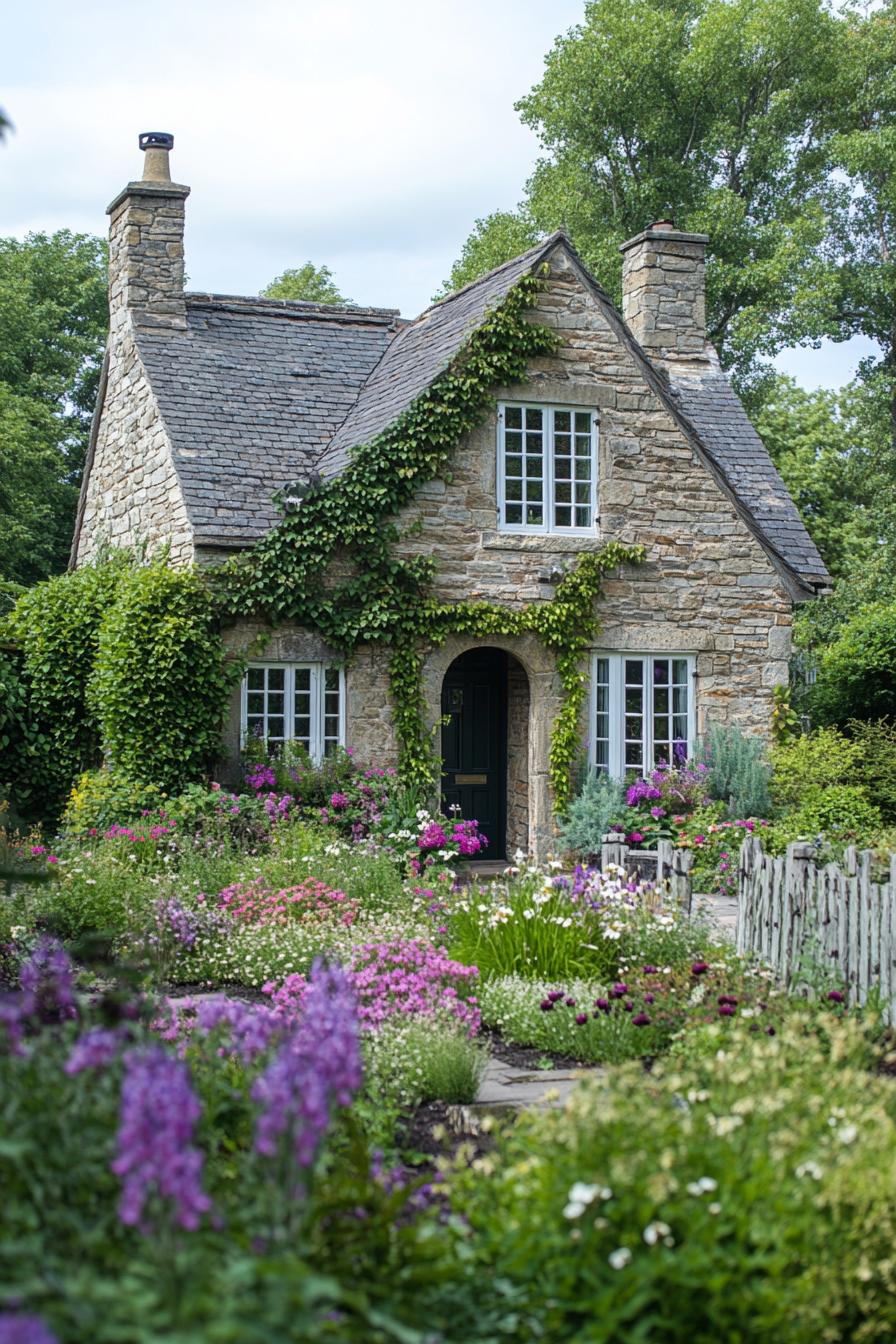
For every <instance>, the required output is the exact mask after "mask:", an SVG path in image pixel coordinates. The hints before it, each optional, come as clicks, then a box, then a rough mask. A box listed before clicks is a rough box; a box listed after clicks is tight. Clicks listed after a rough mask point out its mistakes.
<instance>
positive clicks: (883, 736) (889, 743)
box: [846, 719, 896, 825]
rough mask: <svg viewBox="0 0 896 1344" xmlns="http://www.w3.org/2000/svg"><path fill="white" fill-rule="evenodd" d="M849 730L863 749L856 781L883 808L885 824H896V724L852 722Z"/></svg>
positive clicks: (848, 726)
mask: <svg viewBox="0 0 896 1344" xmlns="http://www.w3.org/2000/svg"><path fill="white" fill-rule="evenodd" d="M846 728H847V732H848V733H849V736H850V739H851V741H853V742H854V743H855V744H856V746H857V747H858V748H859V755H858V757H857V758H856V762H855V766H854V769H853V779H854V780H855V782H856V783H857V784H860V785H861V786H862V787H863V788H864V789H865V791H866V793H867V794H868V796H869V797H870V798H871V800H872V801H873V802H874V803H876V805H877V806H878V807H879V808H880V810H881V814H882V816H883V818H884V821H885V822H886V823H887V824H888V825H893V824H896V723H894V722H892V721H891V720H890V719H872V720H869V721H867V722H864V723H863V722H862V721H861V720H859V719H852V720H851V721H850V722H849V723H848V724H847V725H846Z"/></svg>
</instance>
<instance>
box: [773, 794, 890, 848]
mask: <svg viewBox="0 0 896 1344" xmlns="http://www.w3.org/2000/svg"><path fill="white" fill-rule="evenodd" d="M883 825H884V822H883V817H882V816H881V813H880V809H879V808H877V807H875V805H874V803H872V802H871V801H870V800H869V798H868V795H867V794H866V792H865V790H864V789H862V788H857V787H853V786H851V785H849V784H831V785H829V786H828V788H826V789H824V790H823V791H819V792H817V793H814V794H812V795H810V797H809V798H808V799H807V800H806V801H805V802H804V803H803V805H802V807H798V808H797V809H796V810H795V811H793V812H788V813H787V814H786V816H784V817H783V818H782V819H781V820H780V821H778V822H775V824H774V825H773V826H772V827H770V829H769V830H768V832H766V833H764V834H765V835H767V836H768V842H769V847H770V848H771V850H772V852H773V853H775V854H783V852H784V850H785V849H786V848H787V846H788V845H789V844H790V843H791V841H793V840H814V839H815V837H816V836H818V835H821V836H824V838H825V839H826V840H827V841H828V843H829V844H831V845H834V846H843V845H857V846H858V848H859V849H873V848H874V846H875V845H876V843H877V841H878V837H879V836H880V833H881V831H882V830H883Z"/></svg>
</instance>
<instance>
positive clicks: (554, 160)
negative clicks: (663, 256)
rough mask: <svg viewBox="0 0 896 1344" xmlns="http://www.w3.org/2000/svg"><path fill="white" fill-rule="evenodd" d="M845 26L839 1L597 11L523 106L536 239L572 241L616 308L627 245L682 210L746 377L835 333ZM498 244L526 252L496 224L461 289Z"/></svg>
mask: <svg viewBox="0 0 896 1344" xmlns="http://www.w3.org/2000/svg"><path fill="white" fill-rule="evenodd" d="M842 28H843V25H842V23H841V21H840V20H839V19H837V18H836V17H835V16H833V15H832V14H831V13H830V12H829V10H828V9H827V7H826V5H825V3H824V0H591V2H590V3H589V4H588V5H587V6H586V11H585V20H584V22H583V23H582V24H581V25H579V26H578V27H576V28H573V29H572V30H570V32H568V33H566V34H565V35H564V36H562V37H560V38H558V40H557V42H556V43H555V45H554V48H553V50H552V51H550V52H549V53H548V56H547V58H546V62H545V72H544V77H543V78H542V80H541V82H540V83H539V84H538V85H536V87H535V88H534V89H533V90H532V92H531V93H530V94H529V95H528V96H527V97H525V98H523V99H522V100H521V101H520V102H519V103H518V104H517V107H518V109H519V111H520V112H521V114H522V119H523V121H524V122H525V123H526V124H527V125H528V126H531V127H532V128H533V129H535V130H536V131H537V133H538V135H539V138H540V140H541V143H542V145H543V147H544V150H545V151H546V153H545V155H544V157H543V158H542V159H541V160H540V161H539V163H538V165H537V167H536V169H535V172H534V174H533V176H532V177H531V178H530V180H529V182H528V184H527V186H526V191H525V198H524V200H523V203H522V206H521V207H520V211H519V218H520V220H521V227H522V229H523V231H524V232H526V233H527V234H528V233H529V232H531V231H537V232H541V233H546V232H549V231H550V230H552V229H555V228H558V227H564V228H566V229H567V230H568V232H569V233H570V234H571V236H572V238H573V240H574V242H575V243H576V245H577V247H578V248H579V250H580V251H581V253H582V255H583V257H584V258H585V260H586V261H587V262H588V264H589V265H590V266H591V267H592V269H593V270H594V271H595V273H596V274H597V276H598V278H599V279H600V281H601V282H602V283H603V285H604V286H605V287H606V288H607V289H608V290H609V292H610V293H611V294H612V295H613V296H614V297H616V298H617V300H618V298H619V288H620V278H621V263H620V258H619V253H618V247H619V244H620V243H621V242H623V241H624V240H625V238H626V237H629V236H631V235H632V234H634V233H636V232H638V231H639V230H640V229H642V228H644V227H645V226H646V225H647V224H649V223H650V222H651V221H652V220H654V219H657V218H662V217H665V216H667V215H669V214H670V213H671V214H672V216H673V218H674V219H675V221H676V223H677V224H678V226H679V227H680V228H683V229H687V230H692V231H696V232H704V233H707V234H709V236H710V240H711V241H710V249H709V264H708V268H707V297H708V319H709V323H708V324H709V335H710V338H711V339H712V340H713V341H714V342H715V344H716V345H717V346H718V347H719V348H720V351H721V354H722V358H723V360H724V362H725V363H726V364H727V365H728V366H730V367H732V368H733V369H734V370H735V372H737V373H738V375H739V376H740V378H741V380H746V379H748V378H749V377H750V376H751V374H752V373H753V371H754V368H755V364H756V361H757V359H759V358H761V357H762V356H763V355H769V354H772V353H774V352H775V351H777V350H778V349H780V348H781V347H782V346H785V345H788V344H793V343H795V342H797V341H804V340H807V339H814V338H817V337H819V336H821V335H823V334H826V333H832V332H834V331H836V323H835V320H834V317H833V315H832V307H833V293H832V291H833V289H834V288H835V286H834V281H833V279H832V277H831V266H830V258H829V255H828V252H827V244H828V240H829V227H828V216H829V213H830V210H831V195H832V191H833V184H832V181H831V175H830V172H829V168H828V161H827V159H826V156H825V144H826V138H827V139H829V138H830V136H831V134H832V133H833V132H832V128H831V127H830V125H829V124H827V123H826V122H825V113H826V108H827V100H828V97H829V95H830V90H831V88H832V87H833V86H834V84H835V80H836V76H837V67H838V61H839V51H840V47H841V45H842ZM499 232H500V233H502V234H503V236H504V237H505V238H506V239H507V241H508V244H509V245H511V246H515V234H514V230H513V229H511V228H509V227H508V224H507V221H506V218H505V217H503V216H498V217H495V216H493V217H491V219H490V220H487V221H484V222H483V223H482V225H480V226H479V227H478V230H477V232H476V233H474V235H473V238H474V239H475V243H476V245H475V247H472V246H471V244H470V243H468V244H467V252H468V254H469V261H470V265H469V266H467V267H456V268H455V271H454V272H453V273H452V279H451V283H453V284H457V283H463V282H465V281H466V280H469V279H472V278H473V275H472V273H471V272H472V271H473V269H474V268H475V266H476V265H477V264H478V260H479V257H480V256H481V255H485V254H489V255H491V256H493V255H495V253H498V254H499V253H500V252H501V250H502V249H501V247H500V246H497V247H496V248H495V249H492V251H491V253H490V252H489V249H490V244H491V243H492V242H495V243H496V244H499V243H500V239H499V238H498V237H497V234H498V233H499ZM499 259H500V260H505V259H506V256H499Z"/></svg>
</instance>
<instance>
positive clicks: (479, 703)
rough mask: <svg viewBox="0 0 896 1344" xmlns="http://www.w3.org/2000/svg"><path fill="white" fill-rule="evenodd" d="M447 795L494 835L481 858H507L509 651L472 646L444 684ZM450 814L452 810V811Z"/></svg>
mask: <svg viewBox="0 0 896 1344" xmlns="http://www.w3.org/2000/svg"><path fill="white" fill-rule="evenodd" d="M442 713H443V715H445V716H446V717H447V718H448V722H447V723H446V724H445V725H444V726H443V728H442V795H443V798H444V805H445V808H446V810H447V809H449V808H450V807H451V806H452V805H453V806H455V807H459V808H460V815H461V816H462V817H463V818H464V820H465V821H466V820H473V821H478V823H479V829H480V830H481V831H482V833H483V835H485V836H487V837H488V842H489V843H488V848H487V849H485V850H484V851H482V853H481V854H480V855H479V857H480V858H485V859H503V858H504V857H505V854H506V840H505V831H506V822H507V655H506V654H505V653H504V652H503V651H502V650H501V649H471V650H470V652H469V653H464V654H462V655H461V657H460V658H456V659H455V661H454V662H453V663H452V664H451V666H450V667H449V669H448V671H447V673H446V674H445V681H444V683H443V685H442ZM449 815H451V814H450V813H449Z"/></svg>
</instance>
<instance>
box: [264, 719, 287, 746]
mask: <svg viewBox="0 0 896 1344" xmlns="http://www.w3.org/2000/svg"><path fill="white" fill-rule="evenodd" d="M283 730H284V719H283V716H282V715H276V716H275V717H274V718H270V717H269V718H268V740H269V741H271V742H282V741H283V736H284V732H283Z"/></svg>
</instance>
